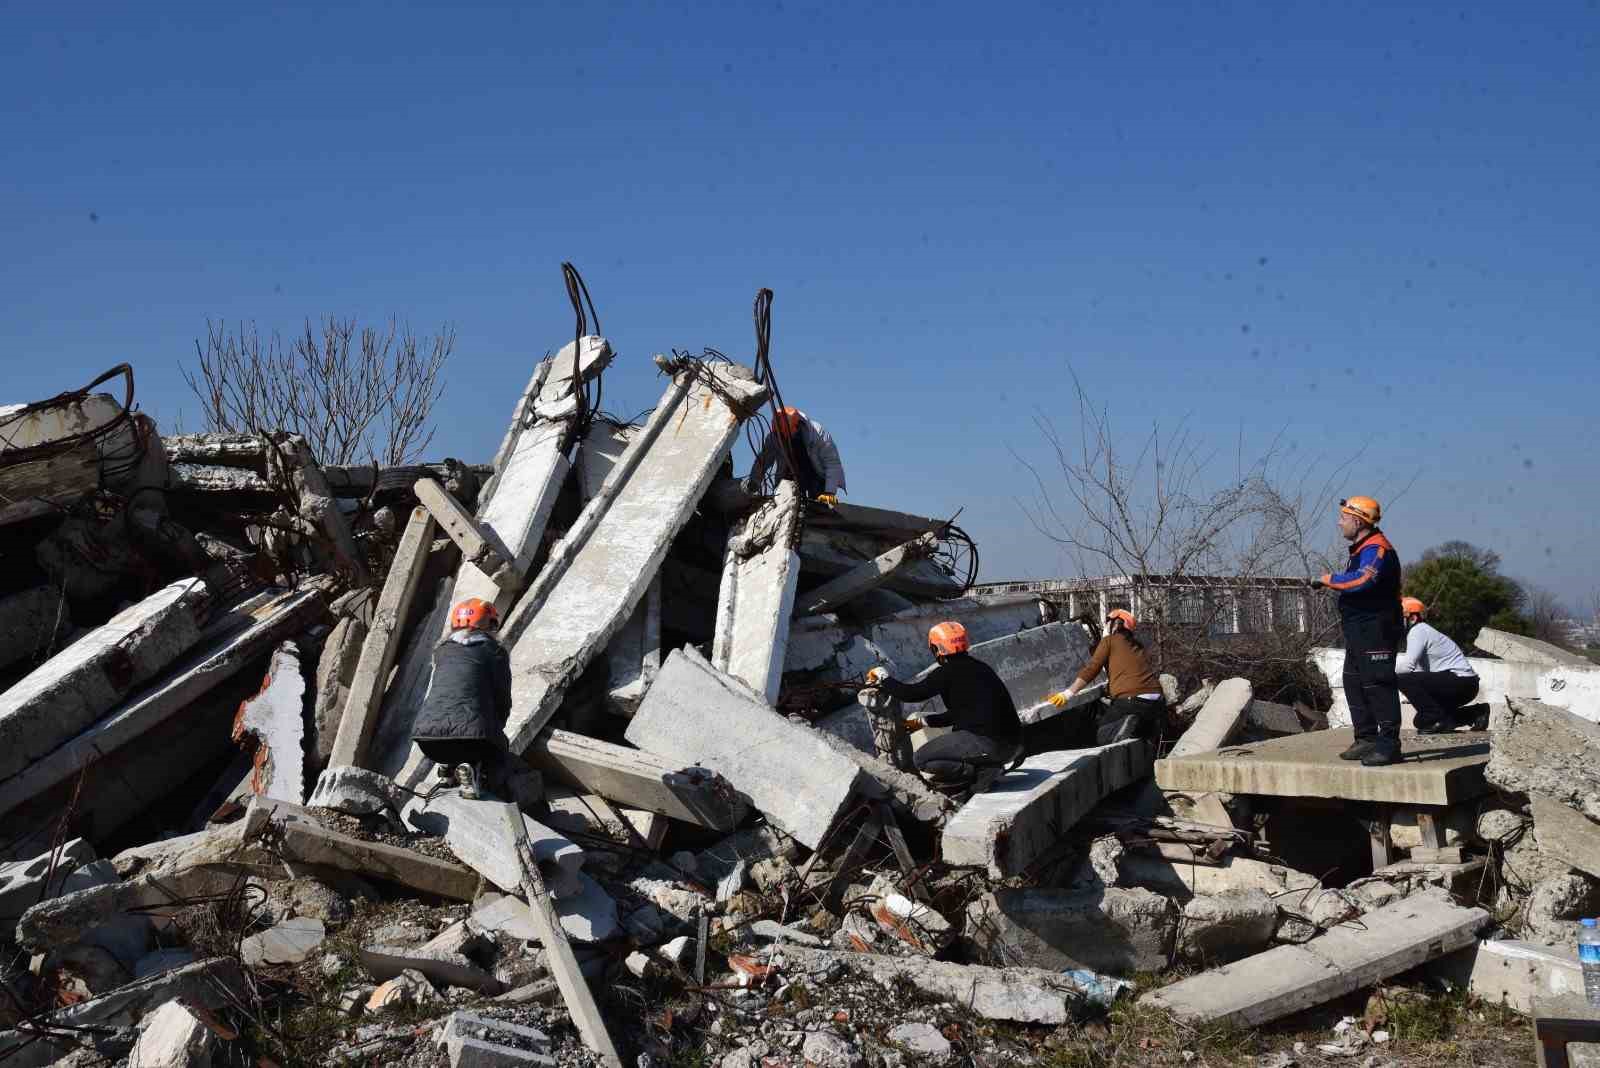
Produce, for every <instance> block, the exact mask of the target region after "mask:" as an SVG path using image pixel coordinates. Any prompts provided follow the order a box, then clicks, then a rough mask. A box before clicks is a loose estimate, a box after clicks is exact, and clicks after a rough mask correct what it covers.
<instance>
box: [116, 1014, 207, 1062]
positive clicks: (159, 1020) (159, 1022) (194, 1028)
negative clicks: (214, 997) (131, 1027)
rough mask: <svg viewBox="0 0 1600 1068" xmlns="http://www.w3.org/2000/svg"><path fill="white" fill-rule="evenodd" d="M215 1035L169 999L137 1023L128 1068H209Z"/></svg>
mask: <svg viewBox="0 0 1600 1068" xmlns="http://www.w3.org/2000/svg"><path fill="white" fill-rule="evenodd" d="M216 1047H217V1036H216V1035H215V1033H213V1032H212V1030H211V1028H209V1027H207V1026H206V1025H205V1024H203V1023H201V1022H200V1020H199V1019H197V1018H196V1017H195V1014H194V1013H192V1012H190V1011H189V1010H188V1009H186V1008H184V1006H183V1004H182V1003H181V1002H177V1001H169V1002H167V1003H166V1004H165V1005H163V1006H161V1007H160V1008H159V1009H156V1010H155V1011H154V1012H152V1013H150V1015H148V1016H146V1017H145V1018H144V1019H143V1020H142V1021H140V1023H139V1038H138V1040H137V1041H135V1042H134V1044H133V1049H132V1051H131V1052H130V1053H129V1054H128V1068H210V1065H211V1060H212V1056H213V1054H214V1053H215V1051H216Z"/></svg>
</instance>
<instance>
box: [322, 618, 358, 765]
mask: <svg viewBox="0 0 1600 1068" xmlns="http://www.w3.org/2000/svg"><path fill="white" fill-rule="evenodd" d="M366 640H367V624H366V622H365V621H364V620H362V619H361V618H360V617H358V616H345V617H344V618H342V619H340V620H339V622H337V623H335V624H334V625H333V632H332V633H331V634H329V635H328V638H327V640H326V641H325V642H323V643H322V655H321V656H320V657H318V659H317V694H316V699H315V703H314V705H313V706H312V716H311V722H312V727H313V733H314V736H313V738H312V752H313V754H314V756H315V766H316V767H318V768H325V767H327V766H328V758H329V757H331V756H332V755H333V740H334V738H335V737H337V736H338V733H339V719H340V717H341V716H343V715H344V706H345V703H346V702H347V701H348V700H349V699H350V683H351V682H352V681H353V680H354V679H355V675H356V665H357V664H358V663H359V662H360V660H361V647H362V645H363V644H365V643H366Z"/></svg>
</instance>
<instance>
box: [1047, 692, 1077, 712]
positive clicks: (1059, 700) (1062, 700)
mask: <svg viewBox="0 0 1600 1068" xmlns="http://www.w3.org/2000/svg"><path fill="white" fill-rule="evenodd" d="M1045 700H1046V701H1049V702H1050V703H1051V704H1053V705H1055V706H1056V707H1057V708H1066V707H1067V702H1068V701H1070V700H1072V695H1071V694H1070V693H1068V692H1067V691H1065V690H1061V691H1059V692H1057V693H1053V694H1051V695H1050V696H1049V697H1046V698H1045Z"/></svg>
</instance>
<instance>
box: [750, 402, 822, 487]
mask: <svg viewBox="0 0 1600 1068" xmlns="http://www.w3.org/2000/svg"><path fill="white" fill-rule="evenodd" d="M785 444H787V446H788V454H789V456H790V457H792V458H793V460H794V468H795V470H794V480H795V485H796V486H797V487H798V488H799V490H800V492H801V493H802V494H804V495H805V496H806V497H810V498H813V499H815V500H819V501H821V502H822V503H824V504H837V503H839V494H840V493H843V492H844V488H845V487H844V464H843V463H842V462H841V461H840V459H839V447H838V446H837V445H835V444H834V443H833V435H832V434H829V433H828V432H827V430H825V429H824V428H823V426H822V424H821V423H819V422H817V421H816V420H815V419H812V418H810V417H809V416H807V415H806V413H805V412H802V411H801V410H800V409H799V408H780V409H779V410H778V415H777V418H775V419H774V420H773V421H772V429H771V430H770V431H768V432H767V436H766V438H765V439H763V440H762V442H761V448H760V449H759V450H757V452H756V462H755V464H754V465H753V466H752V467H751V468H750V473H749V474H748V475H746V476H745V482H744V484H745V489H747V490H748V491H749V492H750V493H752V494H755V493H759V492H760V490H761V483H762V481H763V480H764V479H765V478H766V474H767V470H768V469H769V468H770V467H772V465H773V464H779V467H778V469H779V470H780V471H782V470H783V465H782V464H781V463H780V461H781V459H782V456H783V452H784V445H785ZM784 477H788V476H787V475H785V476H784Z"/></svg>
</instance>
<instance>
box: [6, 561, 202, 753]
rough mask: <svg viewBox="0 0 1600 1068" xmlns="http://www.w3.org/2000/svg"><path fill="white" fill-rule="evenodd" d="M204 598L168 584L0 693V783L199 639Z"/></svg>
mask: <svg viewBox="0 0 1600 1068" xmlns="http://www.w3.org/2000/svg"><path fill="white" fill-rule="evenodd" d="M210 601H211V597H210V593H209V591H208V590H207V589H206V584H205V583H203V582H201V581H200V580H198V579H185V580H183V581H181V582H174V583H172V584H171V585H170V586H167V587H164V588H163V589H160V590H158V591H156V592H155V593H153V594H151V595H150V596H149V597H146V598H145V599H144V600H143V601H140V602H139V603H138V604H136V605H133V606H132V607H130V608H126V609H124V610H123V611H121V612H118V613H117V614H116V615H115V616H112V617H111V619H110V621H109V622H107V623H106V624H105V625H103V626H100V627H97V628H95V629H94V630H92V631H90V632H89V633H88V634H86V635H84V636H83V637H82V638H79V639H78V640H77V641H75V642H73V643H72V644H71V645H70V646H68V647H67V648H66V649H64V650H62V651H61V652H60V653H57V654H56V655H55V656H53V657H51V658H50V659H49V660H48V661H46V662H45V663H44V664H42V665H41V666H40V667H38V668H37V669H35V670H34V671H32V672H31V673H29V674H28V675H27V676H26V677H24V678H23V679H22V680H21V681H20V682H18V683H17V684H16V685H14V686H12V687H11V688H10V689H9V690H7V691H5V692H4V693H0V778H3V777H5V776H13V775H16V774H17V773H18V772H20V771H22V770H23V769H25V768H27V767H28V765H30V764H32V763H33V762H34V761H36V760H39V759H40V758H42V757H44V756H46V755H48V754H49V753H50V752H51V751H52V750H54V749H55V748H57V747H58V746H60V745H61V744H62V743H64V742H66V741H68V740H69V739H71V738H72V737H73V736H74V735H76V734H77V733H78V732H79V731H82V730H83V729H84V728H86V727H89V726H90V725H91V724H93V723H94V722H95V721H96V720H98V719H100V718H101V717H102V716H103V715H105V713H106V712H108V711H110V710H111V708H112V707H114V706H115V705H116V704H117V702H118V701H120V700H122V699H123V698H124V697H126V696H127V695H128V694H129V693H130V692H132V691H133V690H134V689H135V688H136V687H138V686H139V685H140V684H141V683H143V682H146V681H148V680H149V679H152V678H154V677H155V676H156V675H157V674H158V673H159V672H160V671H161V670H162V669H163V668H165V667H166V666H167V665H168V664H170V663H171V662H172V661H173V660H175V659H177V658H178V657H179V656H180V655H181V654H182V653H183V652H184V651H185V650H187V649H188V648H189V647H190V646H192V645H194V643H195V642H196V641H198V640H199V638H200V634H201V630H202V627H203V626H204V623H205V615H206V612H207V611H208V610H209V608H210Z"/></svg>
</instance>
